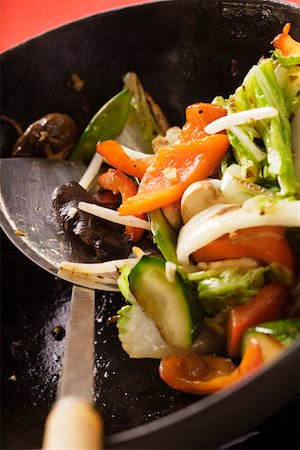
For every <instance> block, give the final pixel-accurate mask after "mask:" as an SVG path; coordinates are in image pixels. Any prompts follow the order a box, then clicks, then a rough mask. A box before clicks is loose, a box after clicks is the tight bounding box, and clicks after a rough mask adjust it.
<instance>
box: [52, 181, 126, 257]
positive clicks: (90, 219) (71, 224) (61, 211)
mask: <svg viewBox="0 0 300 450" xmlns="http://www.w3.org/2000/svg"><path fill="white" fill-rule="evenodd" d="M81 201H83V202H87V203H93V204H98V203H97V202H95V200H94V198H93V197H92V196H91V195H90V194H89V192H87V191H86V190H85V189H83V188H82V187H81V186H80V185H79V184H78V183H76V182H75V181H72V182H70V183H68V184H64V185H62V186H59V187H57V188H56V189H55V191H54V193H53V206H54V209H55V212H56V215H57V218H58V220H59V222H60V223H61V224H62V225H63V227H64V229H65V230H70V231H72V232H73V233H74V235H76V236H78V237H80V238H81V239H82V241H83V242H84V243H85V244H87V245H89V246H92V247H94V249H95V254H96V257H97V260H98V261H108V260H110V259H118V258H127V257H128V256H129V254H130V252H131V244H130V242H129V241H128V239H127V237H126V235H125V228H124V226H123V225H118V224H116V223H112V222H108V221H107V220H104V219H100V218H99V217H96V216H93V215H91V214H88V213H86V212H84V211H80V210H77V212H76V214H75V216H74V217H70V216H69V214H68V213H69V211H70V208H72V207H73V208H76V209H77V205H78V203H79V202H81Z"/></svg>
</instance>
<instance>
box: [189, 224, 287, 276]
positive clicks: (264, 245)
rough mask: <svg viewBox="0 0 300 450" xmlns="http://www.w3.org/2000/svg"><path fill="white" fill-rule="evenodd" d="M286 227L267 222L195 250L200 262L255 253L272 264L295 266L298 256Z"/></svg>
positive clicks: (238, 231)
mask: <svg viewBox="0 0 300 450" xmlns="http://www.w3.org/2000/svg"><path fill="white" fill-rule="evenodd" d="M285 230H286V229H285V227H279V226H265V227H254V228H246V229H244V230H237V231H236V232H235V233H233V235H229V234H225V235H224V236H221V237H220V238H219V239H216V240H215V241H213V242H211V243H209V244H207V245H205V246H204V247H202V248H200V249H199V250H197V251H196V252H194V253H193V258H194V260H195V261H196V262H200V261H203V262H207V261H216V260H220V259H228V258H242V257H245V256H252V257H254V258H258V259H261V260H263V261H265V262H267V263H268V264H271V263H273V262H277V263H279V264H282V265H283V266H286V267H288V268H289V269H290V270H291V271H292V272H293V270H294V264H295V261H294V256H293V252H292V250H291V248H290V246H289V243H288V241H287V238H286V237H285Z"/></svg>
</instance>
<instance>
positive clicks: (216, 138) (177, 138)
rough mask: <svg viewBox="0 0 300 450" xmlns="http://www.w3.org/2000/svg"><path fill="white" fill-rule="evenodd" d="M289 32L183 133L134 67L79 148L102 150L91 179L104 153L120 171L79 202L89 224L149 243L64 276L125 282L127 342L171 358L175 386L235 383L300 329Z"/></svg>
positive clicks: (299, 50) (299, 59)
mask: <svg viewBox="0 0 300 450" xmlns="http://www.w3.org/2000/svg"><path fill="white" fill-rule="evenodd" d="M289 32H290V25H289V24H287V25H286V26H285V27H284V29H283V32H282V33H281V34H279V35H278V36H277V37H276V38H275V39H274V46H275V51H274V52H273V54H272V56H271V57H270V58H262V59H261V60H260V61H259V62H258V63H257V64H256V65H255V66H253V67H252V68H251V69H250V70H249V72H248V74H247V75H246V77H245V78H244V80H243V83H242V85H241V86H238V87H237V88H236V90H235V92H234V93H233V94H232V95H230V96H229V98H228V99H226V100H225V99H224V98H223V97H216V98H215V99H214V101H213V102H212V103H202V102H198V103H195V104H193V105H190V106H188V107H187V108H186V122H185V124H184V125H183V127H182V128H179V127H172V128H170V129H168V127H169V126H168V123H167V120H166V119H165V117H164V115H163V113H162V111H161V110H160V108H159V107H158V105H157V104H156V103H155V101H154V100H153V99H152V97H150V96H149V94H148V93H147V92H146V91H145V90H144V88H143V86H142V84H141V82H140V80H139V79H138V78H137V76H136V74H134V73H129V74H127V75H126V76H125V78H124V90H123V91H122V92H121V93H119V94H118V95H117V96H115V97H114V98H113V99H112V100H111V101H109V102H108V103H107V104H106V105H105V106H104V107H102V108H101V109H100V111H99V113H97V115H96V116H95V117H94V118H93V119H92V121H91V123H90V124H89V125H88V127H87V129H86V130H85V131H84V133H83V135H82V137H81V139H80V141H79V143H78V145H77V147H76V149H75V151H74V153H73V155H72V159H78V158H79V159H83V160H88V159H90V158H91V156H92V154H93V153H94V152H95V150H96V151H97V153H98V155H97V157H98V160H97V159H96V163H92V164H91V166H90V167H89V169H88V171H87V172H88V173H87V175H86V177H85V178H83V181H82V183H83V184H82V185H84V186H88V185H92V184H91V178H92V175H93V174H94V173H95V167H96V166H95V164H98V163H99V161H102V159H103V160H104V162H105V163H106V164H108V165H109V166H111V167H110V168H109V169H108V170H107V171H105V172H104V173H102V174H101V175H100V176H99V177H98V188H99V189H100V192H97V196H96V197H95V199H96V200H95V202H97V199H98V201H99V202H100V203H101V205H97V204H92V203H91V202H90V203H88V202H79V203H78V205H73V204H72V206H77V208H78V212H79V213H82V212H83V211H84V212H86V213H87V214H89V216H88V217H87V220H89V217H90V215H98V216H99V217H101V219H106V220H109V221H111V222H113V221H114V222H116V223H118V224H123V225H125V226H126V227H124V231H125V232H126V233H127V237H128V239H127V240H126V242H131V241H132V242H133V243H136V242H138V241H140V239H141V237H142V235H143V239H142V240H141V243H140V244H139V245H141V247H142V248H136V247H135V248H134V247H133V248H132V250H133V253H134V254H135V256H136V257H135V258H127V259H123V260H121V261H120V260H119V261H111V262H110V263H104V265H94V266H93V267H92V268H89V266H88V265H86V264H81V265H78V264H77V265H76V264H72V263H63V264H62V265H61V268H60V272H59V274H60V275H61V276H63V277H64V278H66V279H69V280H70V281H74V282H79V283H81V284H84V285H85V286H89V287H94V288H103V289H110V290H117V289H119V290H120V291H121V293H122V294H123V297H124V298H125V301H126V302H127V304H126V305H125V306H123V307H122V308H121V309H120V310H119V311H118V314H119V316H120V318H119V320H118V323H117V327H118V332H119V339H120V341H121V344H122V346H123V349H124V350H125V351H126V352H127V353H128V355H129V356H130V357H131V358H162V361H161V365H160V376H161V378H162V379H163V380H164V381H165V382H166V383H168V384H169V385H170V386H171V387H173V388H175V389H179V390H183V391H185V392H191V393H197V394H208V393H212V392H216V391H217V390H219V389H222V388H226V387H227V386H230V385H231V384H233V383H235V382H237V381H239V380H240V379H242V378H244V377H245V376H248V374H250V373H251V372H253V371H255V370H256V369H257V368H259V367H260V366H261V364H262V363H263V362H266V361H271V360H272V359H273V358H275V357H276V356H277V355H278V354H279V352H280V351H282V349H284V347H285V346H286V345H290V344H291V343H292V342H293V341H294V339H296V336H297V334H298V333H299V331H300V326H299V320H298V321H295V319H293V318H290V317H289V318H287V317H288V315H292V314H293V312H294V311H295V307H293V308H291V307H290V298H291V295H290V293H291V291H292V288H293V285H294V283H295V280H296V278H297V264H296V258H295V255H296V256H297V252H295V251H294V250H293V249H292V246H291V244H290V238H287V236H291V228H292V229H295V228H296V229H297V230H299V229H300V228H299V227H300V199H299V195H300V191H299V181H300V178H299V177H300V166H299V164H300V141H299V136H300V133H299V126H300V109H299V108H300V106H299V103H300V70H299V64H300V43H299V42H297V41H295V40H294V39H292V37H291V36H290V35H289ZM113 139H116V140H113ZM131 144H132V145H131ZM128 145H131V146H132V148H128ZM137 150H138V151H137ZM150 153H152V154H150ZM99 155H100V156H101V157H100V156H99ZM97 167H98V168H99V166H97ZM297 168H298V169H297ZM297 170H298V171H299V173H297ZM91 174H92V175H91ZM107 191H110V195H109V197H108V199H106V200H104V198H105V196H107ZM111 193H113V197H112V194H111ZM116 194H121V200H120V199H119V198H118V197H117V196H116ZM119 197H120V196H119ZM107 202H108V203H107ZM107 206H109V207H107ZM73 209H74V210H75V212H74V211H68V214H67V217H68V219H67V220H73V219H74V217H76V214H77V209H76V208H73ZM116 210H117V211H116ZM118 226H119V225H118ZM137 227H138V228H137ZM140 227H141V228H143V229H140ZM149 238H150V239H149ZM145 242H146V245H145V249H144V247H143V245H144V244H145ZM152 242H153V243H154V244H155V247H154V248H153V247H152V248H151V244H152ZM149 244H150V249H149ZM131 256H132V255H131ZM269 321H276V322H274V323H273V322H271V323H269ZM265 322H267V323H265ZM226 347H227V349H226ZM207 352H210V353H214V355H211V354H207ZM228 355H229V356H230V357H240V358H241V362H240V365H238V366H236V365H235V364H233V362H232V360H231V359H230V358H228Z"/></svg>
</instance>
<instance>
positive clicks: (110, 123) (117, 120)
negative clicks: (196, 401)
mask: <svg viewBox="0 0 300 450" xmlns="http://www.w3.org/2000/svg"><path fill="white" fill-rule="evenodd" d="M130 100H131V93H130V92H129V91H128V90H127V89H124V90H122V91H121V92H119V93H118V94H116V95H115V96H114V97H112V98H111V99H110V100H109V101H108V102H107V103H105V104H104V105H103V106H102V107H101V108H100V109H99V111H98V112H97V113H96V114H95V115H94V117H93V118H92V120H91V121H90V123H89V124H88V125H87V127H86V128H85V130H84V131H83V133H82V135H81V137H80V139H79V142H78V144H77V145H76V147H75V149H74V151H73V153H72V154H71V157H70V159H71V160H72V161H83V162H85V163H88V162H89V161H90V159H91V158H92V156H93V154H94V153H95V150H96V144H97V142H98V141H104V140H107V139H114V138H116V137H117V136H118V135H119V134H120V133H121V132H122V130H123V128H124V126H125V123H126V120H127V116H128V111H129V104H130Z"/></svg>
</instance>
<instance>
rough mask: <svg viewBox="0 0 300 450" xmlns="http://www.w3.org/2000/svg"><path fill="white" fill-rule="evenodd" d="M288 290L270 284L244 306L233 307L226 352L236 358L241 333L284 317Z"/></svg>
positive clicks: (228, 322)
mask: <svg viewBox="0 0 300 450" xmlns="http://www.w3.org/2000/svg"><path fill="white" fill-rule="evenodd" d="M288 300H289V290H288V289H287V287H286V286H283V285H281V284H278V283H270V284H267V285H266V286H264V287H263V288H262V289H261V291H260V292H259V293H258V294H257V295H256V296H255V297H253V298H252V299H251V300H249V301H248V302H247V303H245V304H244V305H237V306H234V307H233V308H232V309H231V311H230V313H229V317H228V321H227V352H228V354H229V355H230V356H236V355H238V354H239V352H240V341H241V338H242V335H243V333H244V332H245V331H246V330H247V329H248V328H250V327H255V326H256V325H259V324H260V323H263V322H269V321H271V320H277V319H280V318H281V317H284V315H285V313H286V310H287V307H288Z"/></svg>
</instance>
